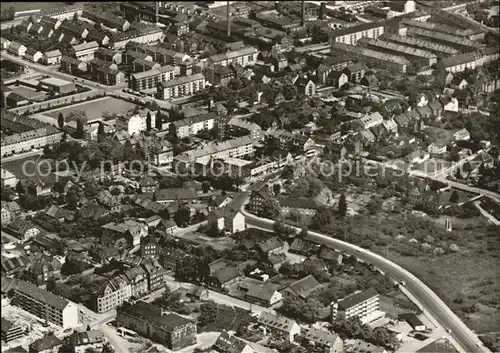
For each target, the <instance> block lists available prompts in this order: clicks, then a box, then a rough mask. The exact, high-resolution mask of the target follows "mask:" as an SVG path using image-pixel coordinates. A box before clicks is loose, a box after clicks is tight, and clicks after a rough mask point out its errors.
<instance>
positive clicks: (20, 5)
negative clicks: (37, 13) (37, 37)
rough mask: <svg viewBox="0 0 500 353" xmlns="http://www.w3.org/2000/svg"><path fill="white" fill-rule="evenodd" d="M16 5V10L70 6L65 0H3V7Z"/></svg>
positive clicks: (51, 8) (52, 8)
mask: <svg viewBox="0 0 500 353" xmlns="http://www.w3.org/2000/svg"><path fill="white" fill-rule="evenodd" d="M11 6H12V7H14V9H15V10H16V12H19V11H29V10H38V9H40V10H54V9H57V8H61V7H65V6H68V5H67V4H65V3H64V2H50V1H47V2H39V1H34V2H31V1H27V2H24V1H10V2H3V1H2V9H8V8H9V7H11Z"/></svg>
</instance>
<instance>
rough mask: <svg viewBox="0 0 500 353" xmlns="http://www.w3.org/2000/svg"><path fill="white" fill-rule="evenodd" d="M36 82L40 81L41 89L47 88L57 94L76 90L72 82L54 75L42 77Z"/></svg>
mask: <svg viewBox="0 0 500 353" xmlns="http://www.w3.org/2000/svg"><path fill="white" fill-rule="evenodd" d="M38 82H40V86H41V88H42V90H47V91H49V92H54V93H57V94H65V93H71V92H74V91H76V86H75V83H74V82H71V81H65V80H61V79H59V78H55V77H49V78H44V79H43V80H40V81H38Z"/></svg>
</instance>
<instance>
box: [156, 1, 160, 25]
mask: <svg viewBox="0 0 500 353" xmlns="http://www.w3.org/2000/svg"><path fill="white" fill-rule="evenodd" d="M159 7H160V3H159V1H155V23H158V22H160V15H159V11H160V9H159Z"/></svg>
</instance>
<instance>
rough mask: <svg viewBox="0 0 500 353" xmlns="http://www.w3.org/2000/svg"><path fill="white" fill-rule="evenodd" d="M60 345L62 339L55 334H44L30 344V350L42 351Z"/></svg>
mask: <svg viewBox="0 0 500 353" xmlns="http://www.w3.org/2000/svg"><path fill="white" fill-rule="evenodd" d="M60 345H62V341H61V340H60V339H59V338H57V337H56V336H55V335H46V336H44V337H42V338H40V339H38V340H36V341H35V342H33V343H32V344H30V351H32V350H33V351H34V352H43V351H46V350H50V349H53V348H54V347H57V346H60Z"/></svg>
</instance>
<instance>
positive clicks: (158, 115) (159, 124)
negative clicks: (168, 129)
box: [155, 110, 163, 131]
mask: <svg viewBox="0 0 500 353" xmlns="http://www.w3.org/2000/svg"><path fill="white" fill-rule="evenodd" d="M162 127H163V116H162V114H161V111H160V110H158V112H156V118H155V128H157V129H158V131H161V129H162Z"/></svg>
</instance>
